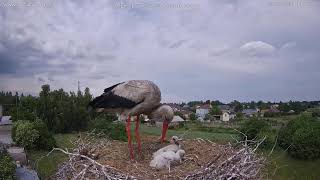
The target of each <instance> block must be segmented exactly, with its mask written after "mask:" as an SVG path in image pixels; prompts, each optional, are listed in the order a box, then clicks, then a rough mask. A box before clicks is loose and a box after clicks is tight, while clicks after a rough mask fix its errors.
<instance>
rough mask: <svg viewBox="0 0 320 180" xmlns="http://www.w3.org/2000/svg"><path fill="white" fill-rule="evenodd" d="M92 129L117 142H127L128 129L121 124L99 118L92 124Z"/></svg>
mask: <svg viewBox="0 0 320 180" xmlns="http://www.w3.org/2000/svg"><path fill="white" fill-rule="evenodd" d="M91 129H95V130H96V131H97V132H103V133H105V134H106V135H108V136H109V137H110V138H112V139H115V140H121V141H126V140H127V134H126V127H125V125H124V124H123V123H121V122H111V121H110V120H109V119H106V118H97V119H95V120H94V121H93V122H92V124H91Z"/></svg>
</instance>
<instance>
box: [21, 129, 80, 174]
mask: <svg viewBox="0 0 320 180" xmlns="http://www.w3.org/2000/svg"><path fill="white" fill-rule="evenodd" d="M75 137H76V134H56V135H55V136H54V138H55V139H56V141H57V145H58V147H61V148H72V144H71V141H72V140H73V139H75ZM48 152H49V151H44V150H39V151H37V150H32V151H28V152H27V154H28V158H29V159H30V160H31V162H32V164H33V166H34V168H35V169H36V170H37V172H38V175H39V176H40V178H41V179H46V178H48V177H49V176H51V175H52V174H54V172H55V171H56V170H57V167H58V165H59V164H60V163H62V162H63V161H64V160H66V159H67V156H66V155H64V154H62V153H59V152H53V153H52V154H51V155H50V156H46V155H47V154H48Z"/></svg>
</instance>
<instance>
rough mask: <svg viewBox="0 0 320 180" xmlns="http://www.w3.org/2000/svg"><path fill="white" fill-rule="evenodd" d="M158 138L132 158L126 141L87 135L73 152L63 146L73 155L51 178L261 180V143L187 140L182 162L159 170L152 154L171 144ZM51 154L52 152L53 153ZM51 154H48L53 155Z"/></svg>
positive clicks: (148, 140)
mask: <svg viewBox="0 0 320 180" xmlns="http://www.w3.org/2000/svg"><path fill="white" fill-rule="evenodd" d="M156 139H157V137H153V136H144V137H143V138H142V145H141V147H142V153H141V155H139V154H138V152H135V161H131V160H130V158H129V152H128V146H127V143H126V142H121V141H115V140H110V139H101V138H92V137H91V136H86V137H85V138H80V139H79V140H78V141H75V145H76V148H75V149H73V150H72V151H71V152H69V151H67V150H63V149H59V148H55V149H53V151H54V150H59V151H61V152H63V153H65V154H67V155H68V156H69V160H68V161H66V162H64V163H63V164H61V165H60V166H59V168H58V172H57V173H56V174H55V175H54V176H52V177H51V179H259V178H260V174H261V173H260V170H261V168H262V167H263V162H264V158H262V157H258V156H257V155H256V154H255V150H256V149H257V147H258V146H259V142H257V143H255V144H253V143H252V142H251V144H252V145H253V146H249V145H248V143H247V142H239V143H242V145H243V146H242V147H241V148H239V147H238V148H234V147H233V146H231V145H230V144H229V145H220V144H216V143H214V142H211V141H209V140H204V139H200V138H197V139H186V140H183V144H182V149H184V150H185V151H186V156H185V158H184V160H183V161H182V163H177V164H173V166H172V167H171V172H170V173H169V172H168V169H163V170H156V169H153V168H151V167H150V166H149V163H150V161H151V159H152V154H153V153H154V152H155V151H157V150H158V149H160V148H162V147H164V146H166V145H168V143H163V144H161V143H158V142H156ZM135 149H137V147H135ZM49 154H50V153H49ZM49 154H48V155H49Z"/></svg>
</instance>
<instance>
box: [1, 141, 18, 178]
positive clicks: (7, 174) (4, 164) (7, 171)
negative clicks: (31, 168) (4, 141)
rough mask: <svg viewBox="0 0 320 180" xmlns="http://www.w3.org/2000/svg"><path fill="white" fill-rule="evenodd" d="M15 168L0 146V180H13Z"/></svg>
mask: <svg viewBox="0 0 320 180" xmlns="http://www.w3.org/2000/svg"><path fill="white" fill-rule="evenodd" d="M15 169H16V166H15V164H14V163H13V160H12V159H11V157H10V156H9V154H8V152H7V151H6V149H5V148H4V147H3V146H2V145H1V144H0V179H1V180H2V179H3V180H4V179H6V180H13V179H15V178H14V173H15Z"/></svg>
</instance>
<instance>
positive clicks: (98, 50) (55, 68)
mask: <svg viewBox="0 0 320 180" xmlns="http://www.w3.org/2000/svg"><path fill="white" fill-rule="evenodd" d="M268 2H270V1H269V0H261V1H259V2H253V1H250V0H243V1H231V0H228V1H219V0H199V1H197V2H192V3H194V4H195V7H196V8H188V9H186V8H165V7H162V8H157V7H155V6H153V8H144V7H143V6H135V7H130V6H128V7H126V8H119V6H115V4H118V3H119V2H118V1H115V0H108V1H104V0H97V1H90V2H89V1H81V0H80V1H77V2H75V1H68V2H65V1H62V0H57V1H54V2H53V3H52V6H51V7H47V8H43V7H32V8H30V7H23V6H19V7H14V8H2V9H1V12H0V27H1V28H0V81H1V83H0V90H13V91H15V90H18V91H24V92H34V93H35V94H37V92H38V90H39V89H40V87H41V84H43V83H50V85H51V86H52V89H54V88H64V89H65V90H67V91H72V90H73V91H74V90H77V81H80V82H81V86H82V87H85V86H88V87H90V89H91V90H92V92H93V93H94V95H99V94H100V93H102V90H103V89H104V88H105V87H107V86H110V85H112V84H114V83H117V82H120V81H126V80H128V79H149V80H152V81H154V82H156V83H157V84H158V85H159V87H160V89H161V90H162V94H163V97H164V100H166V101H170V100H171V101H182V100H192V99H201V98H202V99H217V98H219V99H221V100H223V101H229V100H233V99H239V100H251V98H252V99H260V98H261V99H274V98H275V97H277V98H278V99H289V98H291V97H294V98H304V97H305V96H304V95H300V96H299V93H301V94H303V90H302V87H301V84H302V83H303V84H304V86H303V87H305V88H306V89H308V93H309V94H310V96H308V98H318V97H319V93H318V92H319V90H320V87H319V85H315V83H314V82H317V81H320V77H319V74H318V73H317V72H318V69H317V67H319V61H318V59H319V53H318V52H319V51H320V42H318V41H315V39H317V37H318V32H319V31H320V21H319V20H318V16H319V12H320V11H319V10H320V7H319V5H314V6H308V7H285V6H270V3H268ZM127 3H135V2H133V1H128V2H127ZM139 3H149V4H150V3H153V2H150V1H147V0H141V1H139ZM160 3H166V2H164V1H161V2H160ZM170 3H173V4H177V3H184V4H186V3H188V2H185V1H184V2H181V1H178V0H172V1H170ZM253 40H254V41H253ZM294 44H296V45H294ZM239 47H240V48H239ZM280 72H281V73H280ZM270 79H272V81H270ZM66 82H68V83H66ZM266 84H267V85H266ZM282 84H284V85H282ZM262 87H263V88H262ZM274 87H280V89H276V88H274ZM292 89H297V92H295V93H291V90H292Z"/></svg>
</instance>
